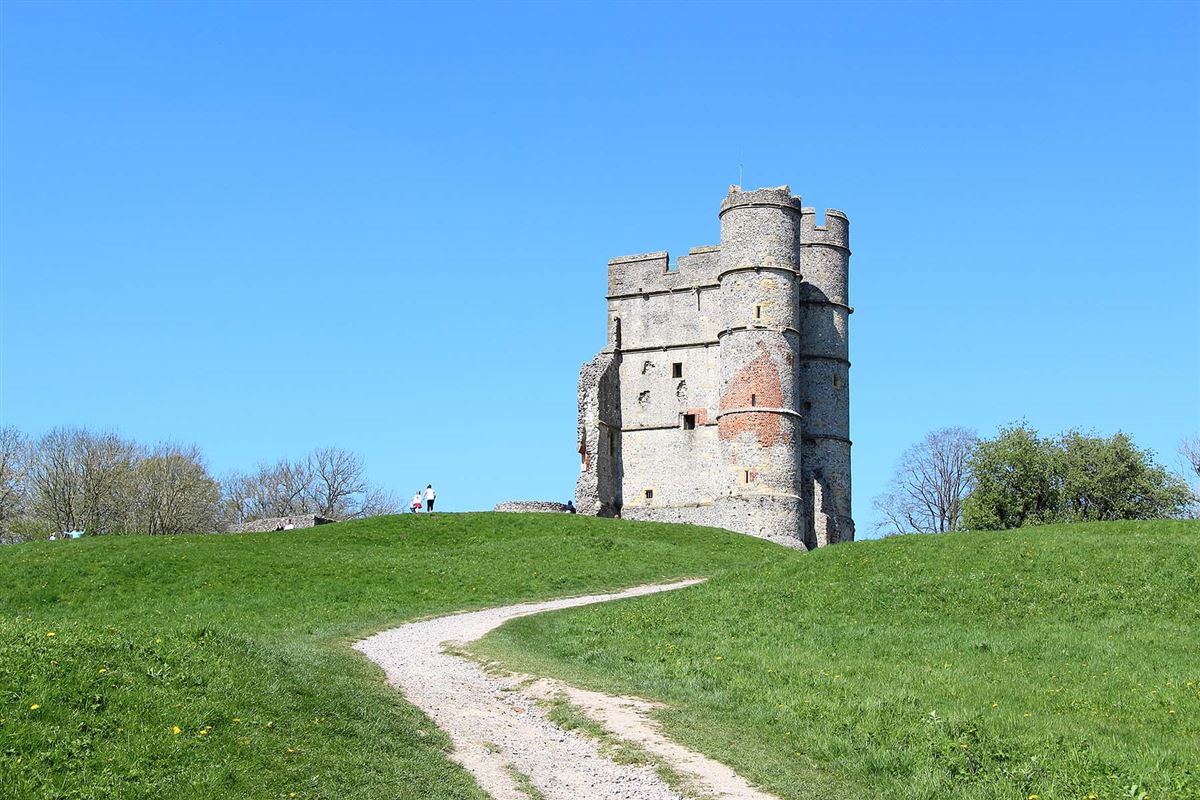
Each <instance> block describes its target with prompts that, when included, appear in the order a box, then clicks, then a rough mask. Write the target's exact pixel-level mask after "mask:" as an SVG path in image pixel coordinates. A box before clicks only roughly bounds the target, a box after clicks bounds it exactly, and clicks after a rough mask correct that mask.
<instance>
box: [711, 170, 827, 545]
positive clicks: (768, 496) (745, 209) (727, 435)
mask: <svg viewBox="0 0 1200 800" xmlns="http://www.w3.org/2000/svg"><path fill="white" fill-rule="evenodd" d="M720 219H721V254H720V267H719V274H718V282H719V284H720V290H719V292H718V297H719V300H718V303H719V318H720V326H719V327H720V331H719V333H718V336H717V338H718V340H719V342H720V351H719V352H720V355H719V365H720V385H719V400H718V413H717V436H718V441H719V457H720V465H719V469H720V471H721V475H720V477H719V478H718V481H719V484H718V493H717V501H716V503H717V505H718V507H719V511H718V516H719V519H720V521H721V524H722V525H724V526H725V527H726V528H729V529H730V530H734V531H739V532H741V533H749V534H753V535H756V536H765V537H769V538H775V539H779V540H781V541H786V542H788V543H791V544H796V543H798V540H800V539H802V538H803V535H804V531H805V529H806V525H805V521H804V511H803V500H802V484H801V469H800V466H801V464H800V446H801V444H800V442H801V439H800V425H801V416H800V414H799V412H798V410H797V407H798V403H799V401H800V398H799V384H798V380H797V379H798V375H799V372H798V360H797V355H798V353H799V349H798V346H799V333H798V328H797V323H798V311H797V309H798V305H797V301H798V299H799V290H800V272H799V265H800V252H799V242H800V224H801V207H800V200H799V198H796V197H792V195H791V191H790V190H789V189H788V187H787V186H781V187H778V188H774V189H757V190H755V191H749V192H743V191H741V189H740V188H739V187H736V186H734V187H730V191H729V195H728V196H727V197H726V198H725V201H724V202H723V203H721V211H720Z"/></svg>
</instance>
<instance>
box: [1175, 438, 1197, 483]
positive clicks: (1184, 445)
mask: <svg viewBox="0 0 1200 800" xmlns="http://www.w3.org/2000/svg"><path fill="white" fill-rule="evenodd" d="M1179 455H1181V456H1183V460H1184V463H1185V464H1186V465H1187V467H1188V469H1190V470H1191V471H1192V474H1193V475H1195V477H1197V478H1200V436H1186V437H1184V440H1183V441H1182V442H1180V443H1179Z"/></svg>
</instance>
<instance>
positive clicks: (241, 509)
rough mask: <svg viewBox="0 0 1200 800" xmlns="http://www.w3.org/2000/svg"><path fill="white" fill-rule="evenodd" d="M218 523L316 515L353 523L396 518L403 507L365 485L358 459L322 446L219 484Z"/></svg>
mask: <svg viewBox="0 0 1200 800" xmlns="http://www.w3.org/2000/svg"><path fill="white" fill-rule="evenodd" d="M221 495H222V502H221V518H222V525H223V526H224V527H226V528H227V527H229V526H230V525H234V524H237V523H240V522H248V521H250V520H255V519H263V518H265V517H287V516H292V515H296V514H320V515H321V516H323V517H329V518H330V519H353V518H356V517H370V516H375V515H377V514H395V513H399V512H400V511H401V510H402V503H401V502H400V501H399V500H397V499H396V498H395V497H393V496H392V495H391V494H389V493H388V492H386V491H385V490H383V489H382V488H380V487H378V486H375V485H373V484H371V483H369V482H368V481H367V479H366V476H365V475H364V469H363V461H362V458H361V456H359V455H358V454H357V453H354V452H351V451H349V450H343V449H340V448H336V447H323V448H319V449H317V450H314V451H313V452H312V453H310V454H308V455H307V456H305V457H304V458H301V459H299V460H297V461H288V460H286V459H282V460H280V461H277V462H276V463H274V464H270V465H268V464H259V466H258V468H257V469H255V470H254V471H253V472H250V473H238V472H235V473H232V474H230V475H228V476H226V477H225V479H224V480H223V481H222V482H221Z"/></svg>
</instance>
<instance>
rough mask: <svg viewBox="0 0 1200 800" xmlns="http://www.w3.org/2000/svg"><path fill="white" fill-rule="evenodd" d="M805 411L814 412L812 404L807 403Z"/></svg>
mask: <svg viewBox="0 0 1200 800" xmlns="http://www.w3.org/2000/svg"><path fill="white" fill-rule="evenodd" d="M804 410H805V411H812V403H805V404H804Z"/></svg>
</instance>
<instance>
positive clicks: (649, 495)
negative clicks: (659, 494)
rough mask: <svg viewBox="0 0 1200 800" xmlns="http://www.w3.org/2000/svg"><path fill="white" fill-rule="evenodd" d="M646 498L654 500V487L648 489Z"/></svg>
mask: <svg viewBox="0 0 1200 800" xmlns="http://www.w3.org/2000/svg"><path fill="white" fill-rule="evenodd" d="M646 499H647V500H653V499H654V490H653V489H647V490H646Z"/></svg>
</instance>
